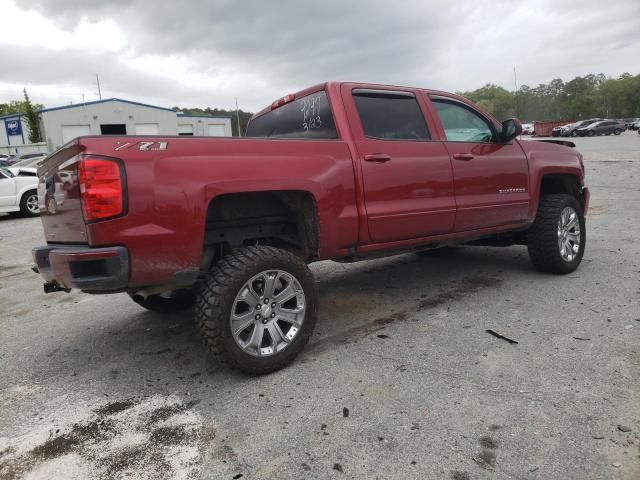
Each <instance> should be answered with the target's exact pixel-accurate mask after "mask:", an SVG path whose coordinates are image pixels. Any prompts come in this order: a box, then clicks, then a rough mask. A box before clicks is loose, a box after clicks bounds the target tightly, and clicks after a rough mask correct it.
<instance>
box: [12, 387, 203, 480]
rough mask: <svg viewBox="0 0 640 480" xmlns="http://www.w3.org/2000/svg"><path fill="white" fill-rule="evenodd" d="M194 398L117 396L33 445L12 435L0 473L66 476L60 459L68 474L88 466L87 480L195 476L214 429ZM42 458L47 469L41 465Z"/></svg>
mask: <svg viewBox="0 0 640 480" xmlns="http://www.w3.org/2000/svg"><path fill="white" fill-rule="evenodd" d="M196 403H197V402H191V403H183V402H181V401H180V400H179V399H178V398H176V397H172V396H171V397H161V396H154V397H150V398H145V399H135V398H128V399H123V400H117V401H114V402H111V403H108V404H106V405H102V406H100V407H98V408H96V409H94V410H93V412H90V413H89V418H87V419H86V420H84V421H78V422H76V423H74V424H72V425H69V426H66V427H61V428H56V429H55V430H52V431H50V432H49V436H48V438H46V440H44V441H40V442H39V443H37V444H36V446H33V442H30V441H29V440H30V438H29V437H30V436H31V437H33V435H29V434H27V435H25V436H23V437H18V438H16V439H12V441H13V442H14V445H7V446H5V445H0V478H2V479H4V480H17V479H19V478H23V476H24V475H27V474H28V475H29V478H49V476H48V475H50V473H51V472H52V471H55V474H56V475H57V476H56V478H66V477H65V472H64V471H57V470H56V468H58V469H59V465H60V460H62V459H63V458H64V459H65V460H66V461H65V462H63V464H64V465H65V468H66V469H68V470H69V474H71V473H72V472H74V471H88V472H91V475H90V476H89V477H88V478H91V479H111V478H128V479H159V478H162V479H170V478H184V479H191V478H198V477H199V476H200V474H201V472H200V471H199V465H200V457H201V456H202V453H203V451H204V447H205V446H204V445H203V443H208V442H210V441H211V440H212V439H213V437H214V434H213V433H212V429H211V428H204V427H203V425H202V421H201V419H200V416H199V415H198V414H197V413H195V412H194V411H193V410H191V408H192V407H193V406H194V405H195V404H196ZM36 433H39V434H40V435H39V436H40V438H42V435H41V433H42V432H36ZM37 436H38V435H36V437H37ZM55 462H57V463H55ZM47 463H50V464H51V467H52V468H50V469H49V468H43V466H45V467H46V464H47ZM41 472H42V473H41ZM47 472H48V473H47Z"/></svg>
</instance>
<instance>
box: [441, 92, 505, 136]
mask: <svg viewBox="0 0 640 480" xmlns="http://www.w3.org/2000/svg"><path fill="white" fill-rule="evenodd" d="M431 101H432V103H433V105H434V107H435V108H436V111H437V112H438V117H440V123H442V128H443V129H444V133H445V135H446V136H447V140H448V141H449V142H472V143H490V142H493V141H494V140H495V138H494V133H493V129H492V128H491V126H490V125H489V123H488V122H487V121H486V120H485V119H484V118H483V117H481V116H480V115H478V114H477V113H475V112H474V111H472V110H471V109H469V108H467V107H465V106H463V105H461V104H459V103H456V102H452V101H447V100H436V99H431Z"/></svg>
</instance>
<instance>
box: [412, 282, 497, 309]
mask: <svg viewBox="0 0 640 480" xmlns="http://www.w3.org/2000/svg"><path fill="white" fill-rule="evenodd" d="M501 283H502V279H500V278H496V277H487V276H483V275H477V276H474V277H470V278H465V279H464V280H463V281H462V283H461V284H460V285H458V286H457V288H449V289H446V290H443V291H441V292H439V293H437V294H436V295H433V296H432V297H427V298H425V299H423V300H420V303H418V308H417V311H418V312H421V311H423V310H427V309H430V308H435V307H438V306H440V305H442V304H445V303H447V302H451V301H455V300H458V299H461V298H463V297H465V296H467V295H469V294H471V293H477V292H479V291H480V290H483V289H485V288H490V287H497V286H498V285H500V284H501Z"/></svg>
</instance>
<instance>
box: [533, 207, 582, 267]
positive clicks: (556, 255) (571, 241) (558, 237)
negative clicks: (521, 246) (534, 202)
mask: <svg viewBox="0 0 640 480" xmlns="http://www.w3.org/2000/svg"><path fill="white" fill-rule="evenodd" d="M585 244H586V229H585V219H584V214H583V212H582V208H581V207H580V204H579V203H578V201H577V200H576V199H575V198H574V197H572V196H571V195H565V194H557V195H545V196H543V197H542V198H540V204H539V205H538V214H537V215H536V219H535V221H534V222H533V225H532V226H531V228H530V229H529V231H528V232H527V246H528V249H529V257H530V258H531V262H532V263H533V265H534V266H535V267H536V268H537V269H538V270H540V271H541V272H547V273H571V272H573V271H574V270H575V269H576V268H578V265H580V262H581V261H582V256H583V255H584V248H585Z"/></svg>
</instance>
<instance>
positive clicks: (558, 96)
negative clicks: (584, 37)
mask: <svg viewBox="0 0 640 480" xmlns="http://www.w3.org/2000/svg"><path fill="white" fill-rule="evenodd" d="M458 93H459V94H460V95H463V96H464V97H466V98H468V99H469V100H471V101H473V102H475V103H477V104H478V105H479V106H480V107H481V108H483V109H484V110H486V111H488V112H489V113H492V114H493V115H494V116H495V117H496V118H498V119H499V120H505V119H507V118H511V117H517V118H520V119H521V120H523V121H534V120H540V121H545V120H549V121H551V120H580V119H585V118H595V117H599V118H633V117H640V75H635V76H634V75H631V74H630V73H624V74H622V75H621V76H620V77H618V78H607V77H606V76H605V75H604V74H602V73H600V74H598V75H594V74H589V75H585V76H584V77H576V78H574V79H573V80H570V81H568V82H564V81H563V80H562V79H560V78H556V79H554V80H552V81H551V82H549V83H548V84H540V85H538V86H537V87H533V88H532V87H530V86H528V85H522V86H521V87H520V88H518V90H517V91H509V90H507V89H505V88H503V87H499V86H498V85H495V84H492V83H489V84H487V85H485V86H484V87H482V88H478V89H477V90H473V91H472V92H458Z"/></svg>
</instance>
